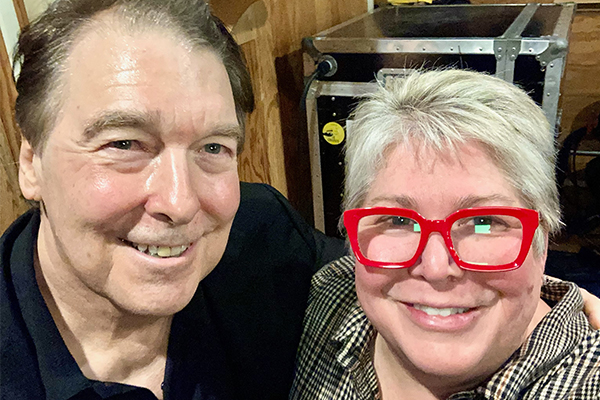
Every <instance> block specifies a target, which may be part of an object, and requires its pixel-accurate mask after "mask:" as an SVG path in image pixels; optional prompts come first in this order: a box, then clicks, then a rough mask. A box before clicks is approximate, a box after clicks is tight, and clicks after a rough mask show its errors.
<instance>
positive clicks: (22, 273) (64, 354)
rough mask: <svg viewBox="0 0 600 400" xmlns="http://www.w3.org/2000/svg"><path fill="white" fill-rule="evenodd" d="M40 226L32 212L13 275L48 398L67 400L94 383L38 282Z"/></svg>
mask: <svg viewBox="0 0 600 400" xmlns="http://www.w3.org/2000/svg"><path fill="white" fill-rule="evenodd" d="M39 224H40V214H39V210H36V211H32V212H31V220H30V221H29V224H28V225H27V227H26V228H25V229H24V231H23V233H22V234H21V235H19V237H18V238H17V240H16V241H15V245H14V248H13V251H12V256H11V257H12V258H15V259H14V260H11V265H12V266H13V268H11V274H12V280H13V283H14V287H15V293H16V297H17V299H18V302H19V308H20V310H21V314H22V315H23V320H24V321H25V325H26V326H27V330H28V331H29V334H30V335H31V339H32V342H33V345H34V346H35V352H36V357H37V360H38V365H39V370H40V375H41V378H42V382H43V384H44V387H45V389H46V396H47V399H48V400H65V399H68V398H70V397H72V396H74V395H75V394H77V393H79V392H81V391H83V390H85V389H88V388H91V383H90V382H89V380H88V379H87V378H86V377H85V376H84V375H83V373H82V372H81V370H80V369H79V366H78V365H77V363H76V362H75V359H74V358H73V356H72V355H71V353H70V352H69V350H68V349H67V346H66V345H65V343H64V341H63V339H62V337H61V335H60V333H59V331H58V328H57V327H56V324H55V323H54V320H53V319H52V316H51V315H50V311H49V310H48V307H47V306H46V303H45V301H44V298H43V297H42V294H41V292H40V290H39V288H38V285H37V282H36V278H35V270H34V266H33V259H34V258H33V257H34V251H35V243H36V242H37V235H38V229H39ZM16 258H18V260H17V259H16Z"/></svg>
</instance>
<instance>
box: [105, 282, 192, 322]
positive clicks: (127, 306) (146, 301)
mask: <svg viewBox="0 0 600 400" xmlns="http://www.w3.org/2000/svg"><path fill="white" fill-rule="evenodd" d="M184 292H185V293H184ZM194 293H195V290H182V289H180V291H179V292H177V293H176V295H175V296H174V295H173V294H172V293H167V294H164V295H159V294H151V293H149V294H147V295H142V294H140V295H138V296H135V297H133V296H131V294H130V297H129V298H127V297H125V298H124V300H125V301H122V302H121V301H118V300H116V299H113V301H112V303H113V304H114V305H115V307H116V308H117V309H118V310H120V311H121V312H122V313H123V314H129V315H132V316H139V317H159V318H160V317H169V316H172V315H174V314H176V313H178V312H179V311H181V310H183V309H184V308H185V306H187V305H188V304H189V302H190V301H191V300H192V297H193V296H194Z"/></svg>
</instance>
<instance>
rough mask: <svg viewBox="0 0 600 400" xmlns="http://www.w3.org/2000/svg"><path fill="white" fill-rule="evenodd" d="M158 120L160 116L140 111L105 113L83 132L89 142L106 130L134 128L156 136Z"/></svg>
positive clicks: (92, 121)
mask: <svg viewBox="0 0 600 400" xmlns="http://www.w3.org/2000/svg"><path fill="white" fill-rule="evenodd" d="M158 119H159V118H158V115H152V114H148V113H144V112H139V111H128V110H117V111H108V112H104V113H102V114H100V115H99V116H97V117H95V118H94V119H93V120H91V121H90V122H89V123H87V124H86V126H85V128H84V130H83V138H84V140H85V141H89V140H91V139H93V138H94V137H96V136H97V135H98V134H99V133H100V132H102V131H104V130H107V129H117V128H133V129H139V130H142V131H145V132H148V133H152V134H156V133H157V130H158V123H159V121H158Z"/></svg>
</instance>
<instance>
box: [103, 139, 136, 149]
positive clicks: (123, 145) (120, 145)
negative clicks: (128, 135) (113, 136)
mask: <svg viewBox="0 0 600 400" xmlns="http://www.w3.org/2000/svg"><path fill="white" fill-rule="evenodd" d="M108 145H109V147H112V148H115V149H119V150H131V148H132V147H133V140H115V141H113V142H110V143H109V144H108Z"/></svg>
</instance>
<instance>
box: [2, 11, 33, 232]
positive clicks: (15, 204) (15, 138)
mask: <svg viewBox="0 0 600 400" xmlns="http://www.w3.org/2000/svg"><path fill="white" fill-rule="evenodd" d="M22 18H23V15H22V14H21V16H20V17H19V19H20V21H19V22H20V23H21V24H23V23H26V20H23V21H21V19H22ZM0 64H1V66H2V74H1V75H0V234H1V232H4V230H5V229H6V228H7V227H8V226H9V225H10V223H11V222H12V221H13V220H14V219H15V218H16V217H17V216H18V215H19V214H21V213H23V212H24V211H25V210H27V204H26V203H25V199H24V198H23V197H22V196H21V190H20V188H19V180H18V169H17V161H18V159H19V146H20V136H21V135H20V133H19V129H18V127H17V124H16V122H15V119H14V112H13V107H14V104H15V100H16V98H17V92H16V90H15V86H14V83H13V79H12V69H11V67H10V60H9V57H8V53H7V51H6V47H5V45H4V39H3V38H2V34H1V32H0Z"/></svg>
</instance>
